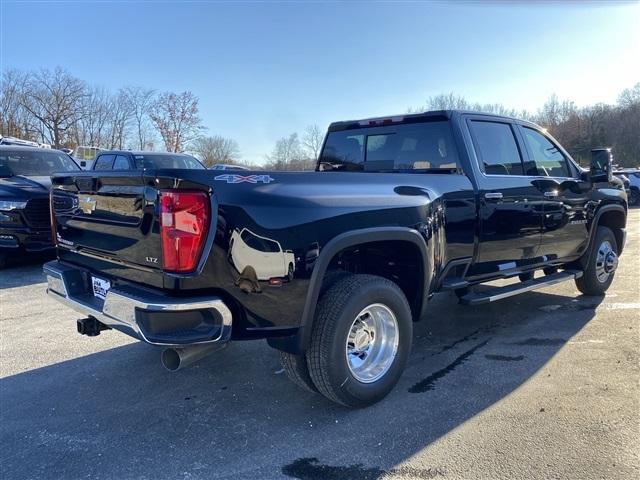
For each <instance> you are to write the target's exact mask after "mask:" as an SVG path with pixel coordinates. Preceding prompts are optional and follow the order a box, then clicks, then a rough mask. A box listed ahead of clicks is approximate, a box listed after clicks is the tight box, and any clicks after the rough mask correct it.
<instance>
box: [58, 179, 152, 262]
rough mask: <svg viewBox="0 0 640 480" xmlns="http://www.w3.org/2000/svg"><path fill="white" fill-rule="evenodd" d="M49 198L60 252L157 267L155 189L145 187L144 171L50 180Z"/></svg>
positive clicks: (147, 185) (148, 186) (150, 185)
mask: <svg viewBox="0 0 640 480" xmlns="http://www.w3.org/2000/svg"><path fill="white" fill-rule="evenodd" d="M51 195H52V198H51V201H52V210H53V214H54V217H55V219H54V222H55V224H54V227H55V229H56V230H55V231H56V236H57V241H58V247H59V248H61V249H65V250H71V251H74V252H76V253H80V254H84V255H86V256H93V257H99V258H102V259H105V260H107V261H115V262H117V263H124V264H127V265H129V266H134V267H135V266H140V267H144V268H145V269H149V268H151V269H158V270H159V269H161V266H162V261H161V249H162V246H161V241H160V233H159V230H158V227H157V222H156V199H157V190H156V189H155V188H154V187H153V182H151V183H150V184H147V183H145V180H144V177H143V173H142V172H140V171H131V172H106V171H104V172H103V171H101V172H86V173H79V174H77V175H73V176H65V177H54V178H53V189H52V194H51Z"/></svg>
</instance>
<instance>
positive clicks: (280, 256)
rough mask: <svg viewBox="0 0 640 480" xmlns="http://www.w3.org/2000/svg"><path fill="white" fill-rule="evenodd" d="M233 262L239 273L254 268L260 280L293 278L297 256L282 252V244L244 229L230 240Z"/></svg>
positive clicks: (234, 233)
mask: <svg viewBox="0 0 640 480" xmlns="http://www.w3.org/2000/svg"><path fill="white" fill-rule="evenodd" d="M229 245H230V253H231V261H232V262H233V265H234V266H235V268H236V270H237V271H238V273H242V272H243V271H244V269H245V268H246V267H249V266H250V267H253V269H254V270H255V272H256V275H257V277H258V280H269V279H270V278H282V277H288V278H289V279H291V278H293V272H294V270H295V256H294V254H293V252H292V251H291V250H282V247H281V246H280V243H278V242H276V241H275V240H272V239H270V238H266V237H261V236H260V235H256V234H255V233H253V232H252V231H251V230H249V229H247V228H243V229H242V230H240V231H238V230H234V232H233V234H232V235H231V240H230V244H229Z"/></svg>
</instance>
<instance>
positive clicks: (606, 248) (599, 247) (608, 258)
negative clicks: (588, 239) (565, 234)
mask: <svg viewBox="0 0 640 480" xmlns="http://www.w3.org/2000/svg"><path fill="white" fill-rule="evenodd" d="M617 267H618V244H617V242H616V237H615V235H614V234H613V232H612V231H611V229H610V228H607V227H603V226H599V227H598V230H597V231H596V235H595V238H594V242H593V247H592V248H591V251H590V252H589V258H588V259H587V265H586V268H585V269H584V271H583V274H582V277H580V278H576V286H577V287H578V290H580V291H581V292H582V293H584V294H585V295H604V293H605V292H606V291H607V289H608V288H609V286H610V285H611V282H613V276H614V274H615V271H616V268H617Z"/></svg>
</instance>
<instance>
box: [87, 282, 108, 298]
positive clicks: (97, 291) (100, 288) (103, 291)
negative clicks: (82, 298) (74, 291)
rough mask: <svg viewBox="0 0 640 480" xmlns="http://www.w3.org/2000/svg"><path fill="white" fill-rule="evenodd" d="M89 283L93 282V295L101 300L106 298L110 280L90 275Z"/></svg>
mask: <svg viewBox="0 0 640 480" xmlns="http://www.w3.org/2000/svg"><path fill="white" fill-rule="evenodd" d="M91 283H92V284H93V295H94V296H95V297H98V298H101V299H102V300H104V299H106V298H107V292H108V291H109V289H110V288H111V282H110V281H108V280H103V279H101V278H98V277H91Z"/></svg>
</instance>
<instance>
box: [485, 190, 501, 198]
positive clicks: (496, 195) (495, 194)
mask: <svg viewBox="0 0 640 480" xmlns="http://www.w3.org/2000/svg"><path fill="white" fill-rule="evenodd" d="M484 198H486V199H487V200H502V194H501V193H500V192H487V193H485V194H484Z"/></svg>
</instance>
